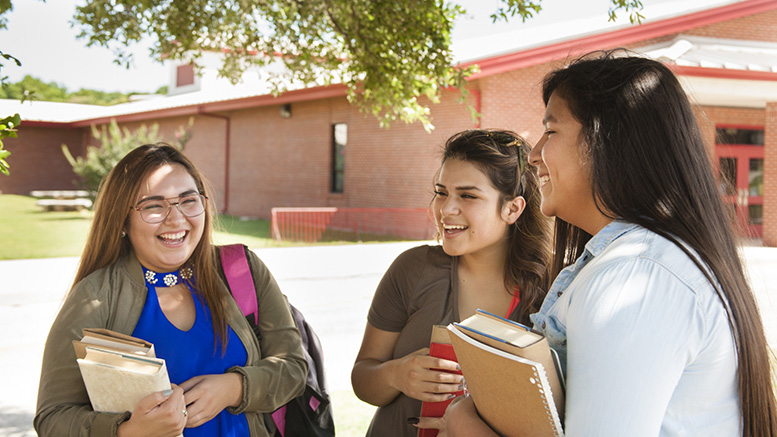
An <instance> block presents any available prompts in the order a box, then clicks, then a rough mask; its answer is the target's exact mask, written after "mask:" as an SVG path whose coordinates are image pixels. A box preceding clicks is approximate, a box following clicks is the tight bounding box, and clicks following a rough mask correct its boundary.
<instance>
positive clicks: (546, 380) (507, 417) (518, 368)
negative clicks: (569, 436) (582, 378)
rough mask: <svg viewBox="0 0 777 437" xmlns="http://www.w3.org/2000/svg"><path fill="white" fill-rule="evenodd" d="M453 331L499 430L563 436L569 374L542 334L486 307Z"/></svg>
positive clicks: (480, 403)
mask: <svg viewBox="0 0 777 437" xmlns="http://www.w3.org/2000/svg"><path fill="white" fill-rule="evenodd" d="M448 331H449V335H450V340H451V343H452V344H453V349H454V351H455V352H456V357H457V358H458V361H459V365H460V366H461V370H462V372H463V374H464V378H465V379H466V381H467V388H468V390H469V393H470V394H471V396H472V400H473V401H474V403H475V406H476V407H477V411H478V413H479V414H480V416H481V417H482V418H483V420H485V421H486V422H487V423H488V424H489V425H490V426H491V427H492V428H493V429H494V430H495V431H497V432H498V433H499V434H501V435H531V436H556V435H563V430H562V425H561V424H562V420H563V417H564V416H563V415H564V389H563V378H561V377H560V375H559V373H558V372H557V371H556V364H555V360H554V358H553V352H552V350H551V349H550V347H549V346H548V343H547V340H546V339H545V338H544V337H543V336H542V335H540V334H537V333H535V332H532V331H530V330H529V328H527V327H525V326H523V325H520V324H518V323H515V322H512V321H510V320H507V319H504V318H502V317H499V316H496V315H493V314H490V313H487V312H485V311H481V310H478V312H477V313H476V314H475V315H474V316H472V317H470V318H468V319H466V320H464V321H462V322H461V323H452V324H450V325H448Z"/></svg>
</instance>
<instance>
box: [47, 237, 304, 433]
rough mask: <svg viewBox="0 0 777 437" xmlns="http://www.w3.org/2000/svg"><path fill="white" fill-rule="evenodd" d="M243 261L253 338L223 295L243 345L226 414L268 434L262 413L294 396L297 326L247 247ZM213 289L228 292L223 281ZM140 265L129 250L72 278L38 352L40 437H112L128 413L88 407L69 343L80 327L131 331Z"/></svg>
mask: <svg viewBox="0 0 777 437" xmlns="http://www.w3.org/2000/svg"><path fill="white" fill-rule="evenodd" d="M249 264H250V266H251V272H252V274H253V277H254V283H255V286H256V294H257V302H258V306H259V325H258V326H259V328H260V330H261V332H262V340H261V344H259V342H258V341H257V339H256V336H255V335H254V333H253V331H252V330H251V326H250V325H249V323H248V322H247V321H246V319H245V317H244V316H243V314H242V313H241V311H240V308H239V307H238V306H237V304H236V303H235V301H234V299H229V304H228V308H227V313H226V319H227V323H228V324H229V326H230V327H231V328H232V329H233V330H234V331H235V333H236V334H237V336H238V338H239V339H240V341H241V342H242V343H243V345H244V346H245V348H246V352H247V354H248V360H247V363H246V366H245V367H234V368H232V369H230V370H229V371H230V372H237V373H239V374H241V375H242V376H243V401H242V403H241V404H240V406H238V407H236V408H232V407H230V408H229V411H230V412H232V413H245V414H246V418H247V419H248V425H249V429H250V430H251V436H267V435H269V434H268V432H267V430H266V428H265V425H264V419H263V416H262V413H269V412H272V411H274V410H275V409H277V408H278V407H280V406H282V405H284V404H285V403H286V402H288V401H289V400H291V399H292V398H294V397H296V396H298V395H300V394H302V392H303V391H304V388H305V379H306V376H307V370H308V366H307V362H306V361H305V356H304V354H303V351H302V342H301V338H300V334H299V331H298V330H297V328H296V327H295V325H294V320H293V319H292V317H291V313H290V312H289V308H288V304H287V302H286V299H285V297H284V296H283V294H281V291H280V289H279V288H278V284H277V283H276V282H275V279H274V278H273V276H272V274H271V273H270V271H269V270H268V269H267V266H265V265H264V263H263V262H262V261H261V260H259V258H258V257H257V256H256V255H255V254H254V253H253V252H250V253H249ZM221 292H223V293H229V291H228V289H227V288H226V286H225V285H224V286H223V287H222V290H221ZM146 295H147V290H146V284H145V281H144V279H143V271H142V268H141V266H140V263H139V262H138V259H137V258H136V257H135V255H134V254H130V255H128V256H126V257H123V258H121V259H119V260H118V261H116V262H115V263H113V264H112V265H110V266H107V267H104V268H102V269H100V270H98V271H96V272H94V273H92V274H91V275H89V276H88V277H86V278H84V280H82V281H80V282H79V283H78V284H76V285H75V286H74V287H73V289H72V290H71V292H70V293H69V294H68V296H67V298H66V300H65V302H64V303H63V305H62V308H61V310H60V311H59V314H58V315H57V317H56V319H55V320H54V323H53V325H52V326H51V331H50V332H49V336H48V338H47V340H46V347H45V349H44V353H43V364H42V368H41V377H40V384H39V386H38V405H37V411H36V413H35V419H34V425H35V430H36V431H37V432H38V435H40V436H41V437H45V436H57V437H60V436H115V435H116V429H117V428H118V426H119V424H120V423H122V422H123V421H125V420H127V419H128V418H129V416H130V413H129V412H127V413H123V414H112V413H98V412H95V411H93V410H92V407H91V404H90V403H89V396H88V394H87V392H86V388H85V387H84V383H83V380H82V379H81V373H80V370H79V368H78V363H77V362H76V356H75V352H74V349H73V344H72V341H73V340H76V339H80V338H81V336H82V332H81V331H82V329H83V328H108V329H111V330H114V331H117V332H121V333H125V334H132V332H133V331H134V329H135V325H136V324H137V322H138V319H139V318H140V313H141V311H142V310H143V305H144V304H145V301H146Z"/></svg>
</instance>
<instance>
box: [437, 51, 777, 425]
mask: <svg viewBox="0 0 777 437" xmlns="http://www.w3.org/2000/svg"><path fill="white" fill-rule="evenodd" d="M542 92H543V99H544V102H545V107H546V110H545V116H544V119H543V124H544V133H543V135H542V138H541V139H540V140H539V142H538V143H537V145H536V146H535V147H534V148H533V150H532V152H531V154H530V159H529V160H530V163H531V164H532V165H534V166H536V167H537V169H538V171H539V177H540V183H541V191H542V212H543V213H544V214H546V215H548V216H554V217H556V225H555V240H554V241H555V243H554V246H555V255H554V256H555V258H554V263H553V269H552V270H553V273H554V277H555V281H554V283H553V285H552V287H551V289H550V291H549V292H548V295H547V297H546V299H545V302H544V303H543V306H542V309H541V310H540V311H539V313H537V314H534V315H532V321H533V322H534V327H535V329H537V330H540V331H542V332H544V334H545V335H546V336H547V338H548V341H549V343H550V344H551V346H552V347H553V348H554V349H555V350H556V351H557V352H559V355H560V356H561V358H562V364H564V366H563V367H564V368H565V372H566V375H567V391H566V419H565V424H564V426H565V430H566V431H567V433H568V434H569V435H596V436H643V435H644V436H655V435H662V436H673V435H699V436H701V435H704V436H707V435H727V436H728V435H732V436H733V435H744V436H748V437H751V436H773V435H775V434H777V410H776V407H775V394H774V386H773V377H772V371H771V369H770V352H769V348H768V346H767V343H766V337H765V335H764V329H763V324H762V321H761V317H760V314H759V311H758V306H757V304H756V300H755V298H754V296H753V293H752V291H751V289H750V286H749V285H748V282H747V280H746V277H745V273H744V269H743V266H742V261H741V260H740V257H739V253H738V251H737V243H736V237H735V234H734V231H733V227H732V223H733V221H732V218H731V217H730V216H729V214H728V213H727V212H726V209H725V207H724V205H723V201H722V198H721V193H720V191H719V190H718V183H717V181H716V178H715V171H714V167H713V165H712V164H711V161H710V158H709V156H708V151H707V149H706V148H705V145H704V142H703V140H702V136H701V134H700V132H699V128H698V126H697V122H696V118H695V115H694V112H693V109H692V107H691V104H690V102H689V100H688V98H687V97H686V94H685V91H684V90H683V88H682V87H681V85H680V83H679V82H678V80H677V78H676V77H675V75H674V74H673V73H672V71H671V70H670V69H669V68H668V67H667V66H665V65H663V64H662V63H660V62H657V61H654V60H651V59H648V58H644V57H641V56H637V55H633V54H630V53H628V52H626V51H623V50H616V51H610V52H601V53H594V54H589V55H587V56H584V57H582V58H580V59H578V60H576V61H575V62H573V63H572V64H571V65H569V66H567V67H565V68H561V69H559V70H556V71H553V72H551V73H549V74H548V75H547V76H546V77H545V80H544V82H543V89H542ZM516 408H520V406H519V405H517V406H516ZM445 422H446V425H447V426H448V432H449V433H450V435H467V436H471V435H489V434H490V433H491V431H490V429H488V427H486V426H485V424H484V423H483V422H482V421H479V420H478V418H477V415H476V414H475V409H474V403H472V401H471V400H465V401H464V402H457V403H455V404H453V406H452V407H450V408H449V409H448V412H447V414H446V417H445Z"/></svg>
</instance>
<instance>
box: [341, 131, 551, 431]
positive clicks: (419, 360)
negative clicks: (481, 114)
mask: <svg viewBox="0 0 777 437" xmlns="http://www.w3.org/2000/svg"><path fill="white" fill-rule="evenodd" d="M528 153H529V147H528V145H527V144H526V142H525V141H524V140H523V139H521V138H520V137H519V136H517V135H516V134H515V133H513V132H509V131H501V130H480V129H477V130H468V131H465V132H461V133H458V134H456V135H454V136H452V137H451V138H450V139H448V141H447V142H446V144H445V148H444V150H443V153H442V163H441V167H440V169H439V171H438V172H437V174H436V175H435V178H434V181H433V183H434V197H433V200H432V202H431V206H430V209H431V212H432V215H433V217H434V224H435V226H436V227H437V230H438V233H439V239H440V240H441V241H442V245H437V246H426V245H425V246H420V247H416V248H413V249H410V250H408V251H406V252H404V253H403V254H401V255H400V256H399V257H398V258H397V259H396V260H395V261H394V263H393V264H392V265H391V267H390V268H389V270H388V271H387V272H386V274H385V275H384V277H383V279H382V280H381V282H380V285H379V286H378V289H377V291H376V292H375V297H374V299H373V301H372V306H371V308H370V310H369V314H368V317H367V327H366V329H365V332H364V339H363V341H362V345H361V349H360V351H359V353H358V356H357V357H356V363H355V364H354V367H353V371H352V373H351V379H352V383H353V388H354V391H355V392H356V395H357V396H358V397H359V398H360V399H362V400H364V401H365V402H368V403H370V404H373V405H377V406H378V407H379V408H378V410H377V412H376V413H375V416H374V418H373V420H372V423H371V425H370V429H369V431H368V433H367V434H368V435H372V436H407V437H411V436H415V435H416V434H417V433H418V428H436V427H438V426H439V420H440V419H436V420H435V419H432V418H419V417H418V416H419V415H420V412H421V402H422V401H427V402H438V401H445V400H449V399H450V398H451V397H452V396H453V395H452V393H454V392H457V391H460V390H461V386H462V383H463V381H462V378H461V376H460V375H454V374H451V373H446V372H443V371H440V370H438V369H447V370H456V367H457V363H455V362H453V361H448V360H444V359H441V358H434V357H431V356H429V349H428V347H429V341H430V337H431V334H432V327H433V326H434V325H445V324H448V323H450V322H457V321H461V320H462V319H465V318H467V317H469V316H471V315H472V314H474V313H475V310H476V309H478V308H480V309H484V310H487V311H489V312H492V313H495V314H499V315H501V316H505V317H509V318H511V319H513V320H516V321H519V322H523V323H529V314H530V313H533V312H535V311H537V310H538V309H539V306H540V303H541V302H542V299H543V298H544V296H545V290H546V288H545V287H546V281H547V266H548V265H550V251H549V246H550V243H549V240H548V233H549V222H548V220H547V218H545V217H544V216H543V215H542V213H541V212H540V193H539V182H538V179H537V172H536V170H535V169H532V168H531V167H529V166H528V165H527V162H526V160H527V156H528Z"/></svg>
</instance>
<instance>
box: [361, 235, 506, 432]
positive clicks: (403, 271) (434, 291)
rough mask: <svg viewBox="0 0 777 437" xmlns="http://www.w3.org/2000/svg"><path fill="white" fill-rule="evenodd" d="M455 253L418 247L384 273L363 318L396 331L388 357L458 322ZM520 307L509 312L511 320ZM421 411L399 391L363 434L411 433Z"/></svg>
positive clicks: (399, 354)
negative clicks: (437, 327) (440, 327)
mask: <svg viewBox="0 0 777 437" xmlns="http://www.w3.org/2000/svg"><path fill="white" fill-rule="evenodd" d="M457 260H458V258H457V257H452V256H449V255H447V254H446V253H445V252H443V250H442V247H441V246H428V245H426V246H419V247H415V248H412V249H409V250H407V251H405V252H403V253H402V254H401V255H399V256H398V257H397V259H396V260H394V262H393V263H392V264H391V267H389V269H388V271H386V274H385V275H383V279H381V281H380V284H379V285H378V289H377V291H376V292H375V296H374V297H373V299H372V306H371V307H370V311H369V314H368V315H367V321H368V322H369V323H370V325H372V326H374V327H375V328H378V329H380V330H383V331H390V332H399V333H400V334H399V339H397V344H396V346H395V347H394V354H393V356H392V359H396V358H402V357H404V356H406V355H407V354H409V353H412V352H415V351H417V350H418V349H421V348H424V347H429V341H430V340H431V336H432V326H434V325H447V324H449V323H451V322H459V321H461V318H460V317H459V305H458V296H459V290H458V274H457V268H456V265H457ZM520 309H521V308H520V305H519V308H517V309H516V311H514V312H513V314H511V318H514V317H515V316H516V315H517V314H519V311H520ZM420 414H421V401H418V400H416V399H411V398H409V397H407V396H405V395H404V394H401V393H400V394H399V396H397V397H396V398H395V399H394V400H393V401H391V403H390V404H388V405H386V406H383V407H380V408H378V410H377V411H376V412H375V416H374V417H373V418H372V423H371V424H370V428H369V430H367V435H368V436H387V437H395V436H396V437H401V436H407V437H414V436H416V435H417V433H418V429H417V428H416V427H414V426H412V425H408V424H407V418H408V417H418V416H420Z"/></svg>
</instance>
